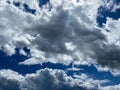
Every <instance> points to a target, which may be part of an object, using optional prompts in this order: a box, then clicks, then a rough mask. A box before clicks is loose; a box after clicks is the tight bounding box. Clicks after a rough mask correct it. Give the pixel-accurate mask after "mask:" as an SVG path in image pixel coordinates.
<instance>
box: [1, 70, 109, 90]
mask: <svg viewBox="0 0 120 90" xmlns="http://www.w3.org/2000/svg"><path fill="white" fill-rule="evenodd" d="M106 82H108V81H107V80H94V79H93V78H90V77H89V76H88V75H86V74H84V73H82V74H81V75H74V78H73V77H71V76H68V75H67V74H66V73H65V72H64V71H62V70H57V69H54V70H52V69H47V68H46V69H42V70H38V71H37V72H36V73H34V74H26V75H25V76H22V75H20V74H18V73H16V72H14V71H12V70H2V71H0V90H6V89H7V90H23V89H28V90H98V86H99V85H101V84H103V83H106Z"/></svg>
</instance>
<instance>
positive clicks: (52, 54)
mask: <svg viewBox="0 0 120 90" xmlns="http://www.w3.org/2000/svg"><path fill="white" fill-rule="evenodd" d="M23 1H24V0H23ZM52 1H53V2H55V1H54V0H52ZM80 1H82V0H80ZM80 1H76V3H79V2H80ZM97 1H98V2H99V0H97ZM103 1H104V0H103ZM111 2H112V4H110V5H111V6H109V3H111ZM0 3H2V2H0ZM6 3H7V4H5V5H11V7H13V8H15V9H16V10H18V12H20V13H25V14H26V16H23V17H27V19H28V20H26V21H25V22H23V23H24V24H23V23H22V21H19V20H17V19H16V18H15V17H14V16H13V17H14V18H13V19H10V18H9V16H8V14H9V13H11V12H12V11H10V12H9V10H8V13H7V14H6V13H5V15H4V14H3V15H1V16H0V17H1V18H2V17H4V18H5V19H6V21H7V19H8V21H9V22H7V23H8V26H7V24H6V26H7V27H8V28H7V29H6V31H7V30H9V29H15V30H17V29H18V31H19V30H21V29H22V31H23V32H21V31H19V32H18V33H20V35H21V37H19V35H18V39H16V37H15V38H13V41H14V42H13V41H12V40H11V42H12V44H11V42H10V43H9V40H8V41H7V42H6V37H7V35H5V36H2V35H1V36H0V37H3V40H2V41H3V42H2V41H1V40H0V41H1V43H3V46H2V44H0V46H1V50H0V70H1V73H2V70H8V69H9V70H12V71H13V72H17V73H18V74H20V75H22V76H23V77H25V78H29V77H27V75H28V74H29V75H32V74H33V73H34V74H35V75H36V71H39V70H45V71H44V72H49V73H52V72H53V71H54V72H56V71H55V70H62V71H63V72H65V74H66V75H67V76H66V77H72V80H75V79H76V77H74V76H75V75H77V76H80V75H82V74H85V75H86V76H88V77H87V78H86V79H85V80H86V81H87V79H88V80H89V79H91V78H92V79H93V80H94V81H95V80H99V81H102V80H108V81H107V82H105V83H98V84H100V87H103V89H101V90H104V87H105V89H106V88H108V87H107V86H114V85H119V84H120V73H118V75H115V73H112V71H114V70H116V71H117V72H119V64H120V63H119V55H120V53H119V52H120V51H119V47H120V46H119V45H118V46H117V45H116V44H115V43H111V44H110V43H109V42H112V41H109V38H113V39H114V37H115V36H116V37H117V35H118V36H119V33H118V34H117V32H116V33H115V34H114V35H113V37H112V35H111V37H110V35H109V36H108V34H109V31H111V30H112V29H116V27H110V26H109V25H108V27H110V29H111V30H107V32H106V33H108V34H106V33H105V34H104V33H101V32H102V31H101V30H104V29H105V28H104V26H105V25H106V26H107V24H106V22H109V21H108V19H107V18H110V19H112V20H113V26H114V21H115V22H116V23H118V25H119V23H120V22H119V18H120V7H119V6H120V1H119V0H107V1H106V3H105V4H103V5H99V3H96V6H97V5H98V6H99V7H95V8H96V10H97V11H96V12H92V11H90V15H91V16H92V14H93V16H94V13H97V14H95V15H96V17H95V18H94V17H92V19H91V17H88V16H87V14H86V12H87V9H88V10H89V9H90V8H87V9H86V11H84V8H82V6H81V7H77V4H74V2H71V3H70V5H68V6H67V4H68V3H69V2H67V3H66V4H65V5H64V4H60V5H61V6H59V3H58V4H57V2H55V3H51V0H39V2H37V5H38V7H39V8H38V7H34V5H33V6H32V4H31V5H29V2H22V1H19V0H18V1H15V0H14V1H13V2H12V1H10V0H6ZM62 3H64V2H62ZM84 3H85V4H83V7H84V6H85V7H86V5H87V4H86V3H89V4H88V5H91V4H90V3H91V2H89V1H88V2H87V1H86V2H84ZM46 4H48V6H49V7H47V6H46V8H47V9H48V10H46V12H47V13H48V16H47V14H46V12H44V9H43V11H42V8H44V6H45V5H46ZM107 4H108V8H107V7H106V6H105V5H107ZM12 5H13V6H12ZM37 5H36V6H37ZM57 5H58V7H57ZM62 5H63V6H62ZM72 5H73V7H72V8H73V12H72V10H71V7H69V6H72ZM75 5H76V6H75ZM80 5H81V4H80ZM78 6H79V5H78ZM115 6H116V7H118V8H115V11H112V10H113V8H114V7H115ZM9 7H10V6H9ZM55 7H57V9H56V11H53V14H51V13H50V12H52V9H53V8H55ZM66 7H67V9H68V11H67V10H66V9H64V8H66ZM76 7H77V8H76ZM69 8H70V11H69ZM74 8H75V10H74ZM79 9H81V11H78V10H79ZM92 9H94V7H93V8H92ZM64 10H66V11H64ZM82 10H83V12H82ZM39 11H41V12H43V14H41V17H39V16H40V15H39V13H41V12H39ZM57 11H58V12H57ZM76 11H77V12H76ZM0 12H2V11H0ZM68 12H70V13H72V14H70V13H69V14H68ZM79 12H80V13H79ZM13 13H14V14H15V15H19V14H18V13H17V14H16V11H15V12H13ZM73 13H74V15H73ZM50 14H51V15H50ZM22 15H23V14H22ZM52 15H53V16H52ZM69 15H71V16H70V17H69ZM72 15H73V16H72ZM75 15H76V16H75ZM85 15H86V16H85ZM45 16H47V17H45ZM50 16H51V17H50ZM77 16H78V18H79V16H80V20H81V21H80V23H79V21H77V19H76V17H77ZM16 17H17V16H16ZM18 17H19V16H18ZM37 17H38V20H36V18H37ZM66 17H67V19H66ZM46 18H47V19H46ZM49 18H50V19H49ZM24 19H26V18H24ZM24 19H23V20H24ZM12 20H13V22H12ZM20 20H22V19H21V17H20ZM32 20H33V21H32ZM35 20H36V21H35ZM44 20H46V21H44ZM92 20H93V21H92ZM3 21H4V20H3ZM17 21H19V22H20V23H18V22H17ZM47 21H48V22H47ZM65 21H66V23H64V22H65ZM41 22H42V24H41ZM46 22H47V23H46ZM93 22H96V23H97V26H93V27H97V29H96V28H93V27H92V26H91V25H95V24H91V23H93ZM111 22H112V21H111ZM111 22H110V23H111ZM13 23H14V24H15V25H14V24H13ZM17 23H18V24H17ZM21 23H22V24H23V25H22V24H21ZM70 23H71V24H70ZM84 23H85V24H84ZM20 24H21V25H20ZM69 24H70V25H69ZM0 25H1V26H0V29H1V30H2V28H3V27H2V24H0ZM3 25H4V23H3ZM24 25H26V26H24ZM27 25H28V26H27ZM57 25H58V26H57ZM64 25H66V26H65V28H62V27H64ZM67 25H68V26H67ZM72 25H73V27H72ZM86 25H87V26H88V28H87V26H86ZM79 26H80V27H79ZM85 26H86V27H85ZM89 26H90V27H89ZM9 27H10V28H9ZM11 27H12V28H11ZM84 27H85V28H84ZM91 27H92V28H93V31H89V30H87V29H91ZM79 28H81V31H79V30H78V29H79ZM98 28H100V31H101V32H99V31H94V30H99V29H98ZM3 29H4V28H3ZM42 29H43V30H42ZM66 29H67V30H66ZM69 29H71V30H76V31H75V36H73V37H72V33H71V31H68V30H69ZM117 29H118V28H117ZM25 30H29V31H28V32H27V31H25ZM34 30H36V31H34ZM40 30H41V31H40ZM48 30H49V31H48ZM50 30H51V31H50ZM57 30H59V31H57ZM60 30H61V31H60ZM62 30H64V31H63V32H62ZM77 30H78V31H77ZM84 30H86V31H84ZM24 31H25V32H24ZM26 32H27V33H26ZM51 32H52V34H51ZM66 32H67V34H66ZM76 32H77V34H76ZM103 32H104V31H103ZM10 33H12V32H10ZM34 33H35V34H38V36H36V37H35V38H34ZM68 34H69V35H68ZM91 34H92V35H93V34H95V35H94V36H93V37H92V35H91ZM3 35H4V32H3ZM16 35H17V33H16ZM22 35H23V36H22ZM32 35H33V36H32ZM51 35H53V36H51ZM56 35H57V36H56ZM64 35H66V36H64ZM87 36H90V37H87ZM13 37H14V36H13ZM94 37H95V38H94ZM8 38H9V37H8ZM19 38H20V39H21V41H15V40H19ZM22 38H23V39H22ZM36 38H38V39H36ZM79 39H80V40H79ZM82 39H83V41H82ZM24 40H25V41H24ZM32 40H33V42H32ZM99 40H100V42H98V41H99ZM23 41H24V42H23ZM66 41H67V42H66ZM94 41H96V42H98V43H99V44H98V43H96V42H94ZM107 41H108V42H107ZM4 42H5V43H4ZM26 42H27V44H26ZM79 42H80V43H79ZM104 42H107V44H106V43H104ZM14 43H15V44H14ZM29 43H30V44H29ZM63 43H65V45H63ZM81 43H82V44H81ZM6 44H7V46H6ZM100 44H101V45H102V44H103V46H102V48H101V46H100ZM9 45H11V47H9ZM80 45H81V46H80ZM12 46H13V47H15V48H14V50H12ZM79 46H80V48H79ZM99 46H100V47H99ZM112 47H113V48H112ZM76 48H77V49H76ZM86 48H87V49H86ZM116 48H117V49H116ZM34 49H35V50H34ZM9 50H10V52H9ZM21 50H22V54H21V53H20V51H21ZM78 51H79V53H80V54H76V53H78ZM13 52H14V53H13ZM89 52H90V53H89ZM116 52H118V53H117V54H116ZM8 53H10V55H9V54H8ZM11 53H12V54H11ZM24 53H25V55H24ZM34 53H35V54H34ZM81 53H82V54H81ZM91 53H92V54H91ZM94 53H95V54H94ZM44 54H45V56H44ZM59 54H61V55H63V58H60V57H62V56H60V57H59ZM87 54H88V55H87ZM34 55H35V56H34ZM42 55H43V56H42ZM64 55H69V56H68V57H67V56H65V57H67V59H68V63H69V64H66V63H67V61H66V58H65V59H64ZM75 55H78V57H79V56H80V57H82V55H83V57H85V58H83V59H82V61H81V60H80V63H79V64H75V63H76V62H75V60H77V58H78V57H76V56H75ZM108 55H110V56H108ZM57 56H58V57H57ZM70 56H72V57H73V58H72V60H71V57H70ZM69 57H70V59H69ZM87 57H89V58H92V59H95V62H94V60H93V63H92V61H91V62H89V60H88V61H85V60H84V59H86V60H87V59H88V58H87ZM31 58H32V60H33V62H32V61H27V63H26V62H24V61H26V60H30V59H31ZM44 58H45V59H44ZM51 58H52V59H53V61H51ZM54 58H56V59H57V60H56V59H55V60H56V61H55V60H54ZM59 58H60V59H59ZM34 59H36V60H37V59H38V60H40V59H41V62H40V63H39V62H38V61H36V60H35V61H34ZM42 59H43V60H42ZM47 59H48V60H47ZM49 59H50V60H49ZM62 59H63V60H62ZM80 59H81V58H80ZM114 60H115V61H114ZM21 62H22V64H21ZM34 62H35V64H34ZM36 62H38V63H37V64H36ZM82 62H83V64H81V63H82ZM84 62H88V63H87V64H84ZM31 63H32V64H31ZM112 63H113V65H112ZM27 64H28V65H27ZM99 66H101V67H102V69H103V70H101V71H99ZM106 67H107V70H104V68H106ZM46 68H47V69H48V71H46ZM49 69H52V70H53V71H50V70H49ZM74 69H75V70H74ZM116 71H114V72H116ZM6 72H7V71H6ZM40 72H42V71H40ZM44 72H43V73H44ZM1 75H2V74H0V76H1ZM29 75H28V76H29ZM40 75H42V74H40ZM50 75H53V73H52V74H50ZM55 75H56V74H55ZM60 75H61V74H60ZM7 76H8V77H9V75H7ZM58 76H59V75H58ZM58 76H56V77H58ZM63 76H64V75H63ZM3 77H4V76H3ZM16 77H17V76H16ZM30 77H31V76H30ZM46 77H47V76H46ZM61 77H62V76H61ZM81 77H82V76H81ZM4 78H5V77H4ZM35 78H36V76H35ZM58 80H59V79H58ZM72 80H71V81H72ZM13 81H14V80H13ZM78 81H79V79H78ZM26 82H27V80H26ZM48 82H49V81H48ZM48 82H46V83H48ZM66 82H67V81H66ZM82 82H84V79H83V81H82ZM87 82H89V81H87ZM21 83H23V84H22V85H23V87H25V88H28V89H30V86H29V85H24V82H21ZM95 83H96V81H95ZM8 84H9V82H8ZM2 85H3V87H7V86H4V84H2ZM36 85H39V83H36ZM61 85H62V84H61ZM80 86H81V85H80ZM93 86H94V85H93ZM3 87H0V89H1V90H5V89H4V88H3ZM13 87H14V86H13ZM55 87H57V86H55ZM78 87H79V86H78ZM83 87H84V86H82V87H80V88H83ZM10 88H11V87H9V89H10ZM20 88H21V86H20ZM42 88H43V89H42V90H47V89H45V88H44V85H43V87H42ZM65 88H68V90H78V89H76V87H71V86H65V87H63V88H62V89H59V90H63V89H65ZM113 88H115V90H119V88H120V87H119V86H118V89H117V88H116V87H113ZM93 89H95V90H100V89H99V88H98V87H96V86H95V87H92V88H91V87H89V86H88V87H87V88H84V89H83V90H93ZM30 90H34V89H30ZM36 90H39V89H36ZM50 90H53V89H50ZM80 90H81V89H80ZM106 90H109V88H108V89H106Z"/></svg>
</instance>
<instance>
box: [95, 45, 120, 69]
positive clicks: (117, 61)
mask: <svg viewBox="0 0 120 90" xmlns="http://www.w3.org/2000/svg"><path fill="white" fill-rule="evenodd" d="M94 49H95V48H94ZM95 52H96V59H97V62H98V63H99V64H101V65H103V66H108V67H110V68H113V69H119V68H120V47H119V46H116V45H104V46H103V47H102V48H99V47H97V48H96V49H95Z"/></svg>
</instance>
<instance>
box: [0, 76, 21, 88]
mask: <svg viewBox="0 0 120 90" xmlns="http://www.w3.org/2000/svg"><path fill="white" fill-rule="evenodd" d="M0 90H20V89H19V82H18V81H17V80H13V79H6V78H4V77H0Z"/></svg>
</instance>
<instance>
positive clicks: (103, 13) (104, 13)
mask: <svg viewBox="0 0 120 90" xmlns="http://www.w3.org/2000/svg"><path fill="white" fill-rule="evenodd" d="M108 2H109V0H108ZM114 3H115V4H119V3H120V0H115V1H114ZM107 17H110V18H112V19H115V20H118V19H119V18H120V8H118V9H116V11H115V12H113V11H112V10H111V9H106V8H105V7H103V6H101V7H99V9H98V16H97V23H98V26H100V27H102V26H103V23H106V20H107Z"/></svg>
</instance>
